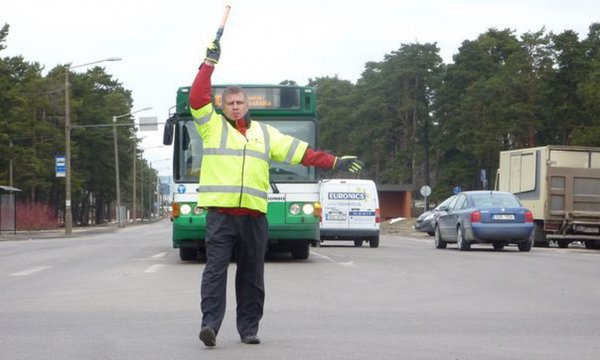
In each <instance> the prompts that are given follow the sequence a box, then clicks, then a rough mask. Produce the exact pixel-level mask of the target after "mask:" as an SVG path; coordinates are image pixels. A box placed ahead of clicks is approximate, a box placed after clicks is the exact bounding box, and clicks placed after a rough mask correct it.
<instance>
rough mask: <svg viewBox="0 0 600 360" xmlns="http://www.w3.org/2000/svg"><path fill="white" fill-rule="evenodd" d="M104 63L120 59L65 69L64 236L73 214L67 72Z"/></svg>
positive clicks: (71, 221)
mask: <svg viewBox="0 0 600 360" xmlns="http://www.w3.org/2000/svg"><path fill="white" fill-rule="evenodd" d="M105 61H121V58H117V57H111V58H108V59H103V60H98V61H93V62H90V63H86V64H81V65H75V66H67V67H65V234H66V235H71V232H72V231H73V212H72V210H71V104H70V100H71V99H70V97H71V96H70V95H69V71H70V70H71V69H74V68H78V67H82V66H87V65H93V64H98V63H101V62H105Z"/></svg>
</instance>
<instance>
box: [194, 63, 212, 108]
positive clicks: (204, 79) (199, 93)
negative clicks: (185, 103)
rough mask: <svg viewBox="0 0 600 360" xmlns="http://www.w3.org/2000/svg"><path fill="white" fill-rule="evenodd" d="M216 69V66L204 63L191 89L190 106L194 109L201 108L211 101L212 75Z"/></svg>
mask: <svg viewBox="0 0 600 360" xmlns="http://www.w3.org/2000/svg"><path fill="white" fill-rule="evenodd" d="M214 69H215V67H214V66H209V65H206V64H202V66H200V70H199V71H198V74H197V75H196V78H195V79H194V83H193V84H192V88H191V89H190V106H191V107H192V109H200V108H201V107H203V106H204V105H206V104H208V103H210V77H211V75H212V73H213V70H214Z"/></svg>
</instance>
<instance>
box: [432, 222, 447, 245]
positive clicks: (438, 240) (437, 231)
mask: <svg viewBox="0 0 600 360" xmlns="http://www.w3.org/2000/svg"><path fill="white" fill-rule="evenodd" d="M433 243H434V244H435V248H436V249H445V248H446V246H447V245H448V244H447V243H446V242H445V241H444V240H442V234H440V228H439V227H438V226H436V227H435V231H434V234H433Z"/></svg>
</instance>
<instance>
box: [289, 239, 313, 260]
mask: <svg viewBox="0 0 600 360" xmlns="http://www.w3.org/2000/svg"><path fill="white" fill-rule="evenodd" d="M291 252H292V258H294V259H296V260H304V259H308V254H309V252H310V250H309V248H308V242H307V243H305V244H296V245H293V246H292V248H291Z"/></svg>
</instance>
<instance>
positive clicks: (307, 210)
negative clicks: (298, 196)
mask: <svg viewBox="0 0 600 360" xmlns="http://www.w3.org/2000/svg"><path fill="white" fill-rule="evenodd" d="M314 211H315V208H314V207H313V206H312V204H304V206H303V207H302V212H303V213H304V214H305V215H312V214H313V212H314Z"/></svg>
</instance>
